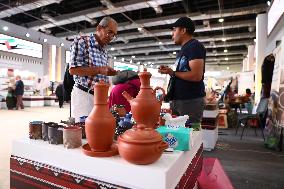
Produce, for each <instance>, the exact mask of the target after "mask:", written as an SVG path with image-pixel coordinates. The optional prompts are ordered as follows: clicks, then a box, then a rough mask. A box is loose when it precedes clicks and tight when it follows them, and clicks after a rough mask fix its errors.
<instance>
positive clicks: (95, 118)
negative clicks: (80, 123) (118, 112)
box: [85, 81, 115, 152]
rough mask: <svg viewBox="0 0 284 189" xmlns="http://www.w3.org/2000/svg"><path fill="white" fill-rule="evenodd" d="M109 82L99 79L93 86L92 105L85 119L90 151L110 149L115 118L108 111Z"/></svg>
mask: <svg viewBox="0 0 284 189" xmlns="http://www.w3.org/2000/svg"><path fill="white" fill-rule="evenodd" d="M108 88H109V84H106V83H105V82H103V81H99V82H98V83H96V84H95V86H94V107H93V109H92V111H91V113H90V114H89V116H88V117H87V118H86V120H85V125H86V126H85V129H86V137H87V141H88V144H89V146H90V148H91V150H92V151H97V152H103V151H109V150H111V146H112V143H113V138H114V132H115V119H114V117H113V116H112V114H111V113H110V111H109V108H108V103H107V98H108Z"/></svg>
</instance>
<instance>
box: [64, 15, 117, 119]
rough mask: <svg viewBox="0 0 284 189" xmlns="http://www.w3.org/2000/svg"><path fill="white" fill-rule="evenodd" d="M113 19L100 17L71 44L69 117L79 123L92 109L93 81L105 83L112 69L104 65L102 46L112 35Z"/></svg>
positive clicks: (112, 72) (104, 45)
mask: <svg viewBox="0 0 284 189" xmlns="http://www.w3.org/2000/svg"><path fill="white" fill-rule="evenodd" d="M116 35H117V22H116V21H115V20H114V19H113V18H111V17H104V18H103V19H102V20H101V21H100V22H99V24H98V26H97V27H96V32H95V33H94V34H93V33H92V34H91V35H89V36H79V37H76V38H75V39H74V41H73V43H72V45H71V53H70V54H71V57H70V63H69V64H70V66H69V73H70V74H71V75H73V77H74V82H75V84H74V86H73V89H72V92H71V116H72V117H73V118H75V122H79V120H80V117H81V116H87V115H89V113H90V112H91V110H92V108H93V102H94V96H93V95H94V90H93V86H94V84H95V82H97V81H99V80H103V81H105V82H107V83H109V78H108V76H113V75H115V74H116V71H115V70H114V69H113V68H112V67H110V66H108V55H107V51H106V46H107V45H108V44H109V43H110V42H111V41H113V40H114V39H115V38H116Z"/></svg>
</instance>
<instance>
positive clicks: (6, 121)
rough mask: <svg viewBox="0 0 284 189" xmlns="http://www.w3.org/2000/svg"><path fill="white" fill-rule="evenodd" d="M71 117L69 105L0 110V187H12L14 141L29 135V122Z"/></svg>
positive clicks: (57, 120)
mask: <svg viewBox="0 0 284 189" xmlns="http://www.w3.org/2000/svg"><path fill="white" fill-rule="evenodd" d="M68 117H69V106H68V105H65V108H58V106H53V107H33V108H25V109H24V110H17V111H16V110H0V131H1V134H0V189H8V188H10V177H9V174H10V173H9V169H10V159H9V158H10V154H11V147H12V141H13V140H14V139H17V138H22V137H28V131H29V122H30V121H35V120H40V121H55V122H60V120H66V119H67V118H68Z"/></svg>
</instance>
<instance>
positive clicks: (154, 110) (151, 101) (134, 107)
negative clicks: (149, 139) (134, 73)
mask: <svg viewBox="0 0 284 189" xmlns="http://www.w3.org/2000/svg"><path fill="white" fill-rule="evenodd" d="M138 75H139V78H140V81H141V86H140V91H139V93H138V95H137V96H136V98H133V97H131V96H130V95H129V94H128V93H127V92H126V91H124V92H123V93H122V95H123V96H124V98H126V99H127V100H128V102H129V103H130V106H131V112H132V115H133V118H134V120H135V121H136V123H137V124H144V125H146V127H150V128H155V127H156V124H157V123H158V120H159V115H160V111H161V105H162V100H163V98H164V96H165V91H164V89H163V88H161V87H156V88H155V89H154V90H153V89H152V88H151V86H150V78H151V76H152V74H151V73H150V72H147V69H146V68H144V71H143V72H140V73H139V74H138ZM158 89H160V90H162V92H163V95H162V97H161V98H160V101H159V100H157V98H156V91H157V90H158Z"/></svg>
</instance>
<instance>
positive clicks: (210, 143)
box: [201, 110, 219, 151]
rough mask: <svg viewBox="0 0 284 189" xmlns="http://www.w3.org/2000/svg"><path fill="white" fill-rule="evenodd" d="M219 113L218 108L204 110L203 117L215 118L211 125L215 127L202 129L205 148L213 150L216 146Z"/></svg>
mask: <svg viewBox="0 0 284 189" xmlns="http://www.w3.org/2000/svg"><path fill="white" fill-rule="evenodd" d="M218 114H219V113H218V110H212V111H211V110H204V112H203V118H206V119H212V120H215V124H214V125H211V126H210V127H212V128H214V129H209V126H208V127H207V129H201V132H202V140H203V148H204V150H207V151H211V150H213V149H214V148H215V145H216V142H217V140H218V127H217V125H216V122H217V117H218Z"/></svg>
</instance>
